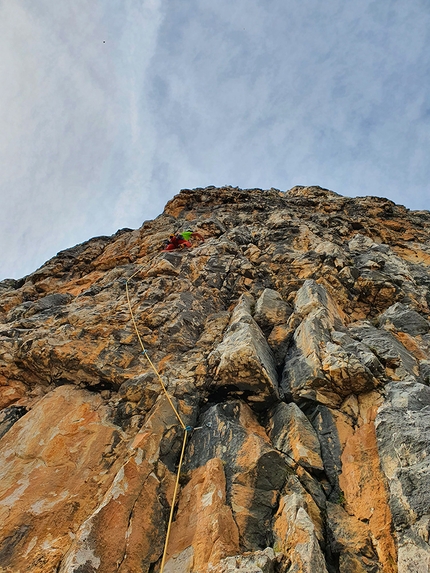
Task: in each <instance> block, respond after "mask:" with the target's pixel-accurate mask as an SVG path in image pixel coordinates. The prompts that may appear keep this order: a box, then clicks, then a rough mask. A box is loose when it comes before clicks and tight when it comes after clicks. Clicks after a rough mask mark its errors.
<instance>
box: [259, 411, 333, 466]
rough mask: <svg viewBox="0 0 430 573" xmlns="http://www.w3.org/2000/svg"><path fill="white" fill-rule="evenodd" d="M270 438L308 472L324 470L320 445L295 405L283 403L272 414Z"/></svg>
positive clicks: (310, 426)
mask: <svg viewBox="0 0 430 573" xmlns="http://www.w3.org/2000/svg"><path fill="white" fill-rule="evenodd" d="M267 433H268V436H269V437H270V440H271V442H272V444H273V445H274V447H275V448H276V449H278V450H280V451H281V452H283V453H284V454H286V455H287V456H288V457H289V458H291V459H292V460H294V461H296V462H297V463H298V464H300V465H301V466H303V467H304V468H306V469H308V470H320V471H322V470H323V469H324V466H323V463H322V460H321V453H320V444H319V441H318V437H317V435H316V433H315V431H314V429H313V428H312V425H311V423H310V422H309V420H308V419H307V418H306V416H305V415H304V414H303V412H302V411H301V410H300V408H299V407H298V406H297V405H296V404H294V402H293V403H291V404H285V403H284V402H281V403H280V404H278V405H277V406H276V408H274V410H273V412H272V413H271V416H270V419H269V424H268V432H267Z"/></svg>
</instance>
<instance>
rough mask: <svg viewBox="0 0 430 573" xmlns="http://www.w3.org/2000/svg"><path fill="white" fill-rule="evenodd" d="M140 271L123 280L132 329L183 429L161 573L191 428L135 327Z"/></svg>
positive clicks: (162, 568) (161, 572)
mask: <svg viewBox="0 0 430 573" xmlns="http://www.w3.org/2000/svg"><path fill="white" fill-rule="evenodd" d="M140 271H141V268H139V269H138V270H137V271H136V272H135V273H134V274H132V275H131V276H130V277H129V278H128V279H127V280H126V282H125V291H126V294H127V303H128V308H129V310H130V315H131V319H132V321H133V326H134V330H135V332H136V336H137V339H138V341H139V344H140V346H141V348H142V354H143V355H144V356H145V358H146V359H147V361H148V363H149V365H150V367H151V368H152V370H153V371H154V372H155V375H156V376H157V379H158V381H159V383H160V386H161V388H162V390H163V392H164V395H165V396H166V398H167V400H168V401H169V404H170V406H171V407H172V410H173V411H174V413H175V416H176V417H177V419H178V421H179V423H180V425H181V426H182V429H183V430H184V439H183V441H182V450H181V455H180V458H179V465H178V471H177V474H176V481H175V489H174V490H173V499H172V505H171V507H170V515H169V521H168V523H167V531H166V540H165V542H164V550H163V557H162V560H161V568H160V573H163V570H164V563H165V561H166V555H167V546H168V543H169V537H170V530H171V528H172V521H173V513H174V511H175V503H176V496H177V493H178V487H179V480H180V477H181V469H182V463H183V460H184V454H185V446H186V444H187V437H188V432H189V430H190V429H191V428H189V427H188V426H186V425H185V424H184V422H183V420H182V418H181V416H180V415H179V412H178V410H177V409H176V408H175V405H174V404H173V402H172V399H171V398H170V396H169V393H168V392H167V389H166V386H165V385H164V382H163V379H162V378H161V376H160V373H159V372H158V370H157V369H156V367H155V365H154V363H153V362H152V360H151V359H150V357H149V355H148V352H147V350H146V348H145V345H144V344H143V341H142V338H141V336H140V333H139V329H138V327H137V323H136V319H135V316H134V313H133V309H132V306H131V302H130V293H129V290H128V282H129V281H130V280H131V279H132V278H134V277H135V276H136V275H137V274H138V273H139V272H140Z"/></svg>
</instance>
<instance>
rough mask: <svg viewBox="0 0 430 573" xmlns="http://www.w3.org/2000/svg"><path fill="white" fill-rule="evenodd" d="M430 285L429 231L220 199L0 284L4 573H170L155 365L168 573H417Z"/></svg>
mask: <svg viewBox="0 0 430 573" xmlns="http://www.w3.org/2000/svg"><path fill="white" fill-rule="evenodd" d="M187 227H191V228H193V229H195V230H197V231H198V232H199V233H200V234H202V235H204V237H205V241H204V242H203V243H198V242H197V243H196V244H195V245H194V248H192V249H184V250H181V251H173V252H162V251H161V244H162V241H163V240H164V239H165V238H166V237H167V236H168V235H169V234H170V233H174V232H178V231H180V230H184V229H185V228H187ZM429 269H430V213H428V212H424V211H420V212H418V211H415V212H413V211H408V210H407V209H405V208H404V207H401V206H397V205H395V204H393V203H392V202H391V201H388V200H385V199H380V198H375V197H364V198H357V199H351V198H346V197H342V196H339V195H337V194H335V193H333V192H331V191H327V190H324V189H321V188H319V187H308V188H303V187H295V188H293V189H291V190H290V191H288V192H285V193H284V192H280V191H277V190H275V189H271V190H268V191H261V190H258V189H252V190H247V191H244V190H240V189H237V188H230V187H226V188H222V189H218V188H214V187H210V188H205V189H194V190H184V191H181V193H180V194H179V195H177V196H176V197H175V198H174V199H172V201H170V202H169V203H168V204H167V206H166V208H165V211H164V213H163V214H162V215H160V216H159V217H158V218H157V219H155V220H154V221H149V222H145V223H144V224H143V226H142V227H141V228H140V229H138V230H135V231H132V230H128V229H125V230H122V231H119V232H118V233H117V234H116V235H114V236H112V237H98V238H95V239H92V240H90V241H88V242H86V243H83V244H82V245H78V246H76V247H74V248H71V249H68V250H66V251H63V252H61V253H59V254H58V255H57V256H56V257H54V258H53V259H52V260H50V261H48V262H47V263H46V264H45V265H44V266H42V267H41V268H40V269H39V270H37V271H36V272H34V273H33V274H31V275H29V276H28V277H25V279H22V280H19V281H14V280H6V281H3V282H2V283H0V387H1V394H0V408H1V412H0V436H1V439H0V475H1V479H0V571H1V572H4V573H6V572H8V573H27V572H30V573H54V572H56V573H114V572H120V573H156V572H159V571H160V565H161V556H162V553H163V548H164V542H165V536H166V527H167V521H168V516H169V512H170V505H171V501H172V496H173V491H174V486H175V479H176V473H177V464H178V460H179V455H180V450H181V445H182V443H183V437H184V430H183V428H182V427H181V425H180V424H179V422H178V419H177V417H176V415H175V413H174V411H173V409H172V406H171V405H170V404H169V401H168V399H167V397H166V395H165V394H164V393H163V391H162V389H161V386H160V383H159V379H158V378H157V376H156V374H155V373H154V371H153V370H152V369H151V367H150V365H149V362H148V361H147V356H150V358H151V360H152V362H153V364H154V366H155V368H156V370H157V371H158V372H159V373H160V375H161V378H162V380H163V382H164V384H165V386H166V388H167V391H168V394H169V395H170V396H171V397H172V403H173V405H174V406H175V408H177V411H178V412H179V414H180V416H181V419H182V420H183V421H184V424H185V425H187V426H190V427H191V428H192V429H190V430H189V431H188V432H187V436H188V441H187V445H186V451H185V461H184V465H183V468H182V472H181V477H180V490H179V495H178V497H177V505H176V507H175V513H174V520H173V524H172V529H171V535H170V539H169V543H168V547H167V558H166V562H165V567H164V573H287V572H288V573H304V572H306V573H337V572H339V573H365V572H367V573H376V572H384V573H396V572H398V573H424V572H428V571H429V570H430V547H429V534H430V465H429V453H430V388H429V383H430V356H429V349H430V323H429V312H430V311H429V305H430V274H429ZM137 271H138V272H137ZM136 272H137V274H136ZM133 275H134V276H133ZM132 276H133V278H130V277H132ZM128 279H130V280H129V281H128V288H129V292H130V301H131V306H132V310H133V313H134V316H135V320H136V325H137V328H138V331H139V335H140V337H141V340H142V343H143V345H144V347H145V349H147V352H148V355H147V356H145V355H144V354H142V348H141V346H140V344H139V341H138V338H137V336H136V333H135V330H134V327H133V322H132V319H131V315H130V311H129V307H128V304H127V297H126V289H125V285H126V281H127V280H128Z"/></svg>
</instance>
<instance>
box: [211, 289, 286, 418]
mask: <svg viewBox="0 0 430 573" xmlns="http://www.w3.org/2000/svg"><path fill="white" fill-rule="evenodd" d="M250 304H251V303H250V301H249V300H247V299H246V298H244V297H242V298H241V300H240V302H239V304H238V305H237V307H236V309H235V311H234V313H233V316H232V319H231V322H230V326H229V327H228V329H227V331H226V333H225V335H224V339H223V341H222V342H221V344H219V345H218V346H217V347H216V348H215V350H214V351H213V352H211V354H210V355H209V357H208V363H209V366H210V368H211V372H212V375H213V382H212V386H218V387H224V388H225V387H229V388H230V390H231V392H232V393H233V394H234V393H235V392H236V393H237V395H245V396H246V398H247V400H248V401H249V402H250V403H252V405H253V407H255V408H256V409H260V410H261V409H264V408H265V407H267V405H268V404H271V403H273V402H274V401H276V400H278V399H279V392H278V380H277V372H276V364H275V358H274V356H273V352H272V351H271V349H270V347H269V345H268V343H267V341H266V339H265V338H264V335H263V333H262V332H261V330H260V328H259V326H258V325H257V323H256V322H255V320H254V319H253V318H252V316H251V313H250V310H251V309H250Z"/></svg>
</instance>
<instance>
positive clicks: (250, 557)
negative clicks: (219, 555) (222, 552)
mask: <svg viewBox="0 0 430 573" xmlns="http://www.w3.org/2000/svg"><path fill="white" fill-rule="evenodd" d="M276 562H277V560H276V557H275V554H274V552H273V549H272V548H271V547H267V548H266V549H264V550H263V551H254V552H253V553H249V554H247V555H234V556H232V557H226V558H225V559H222V560H221V561H220V563H219V564H218V565H216V566H212V567H210V568H209V570H208V573H274V571H275V564H276Z"/></svg>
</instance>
